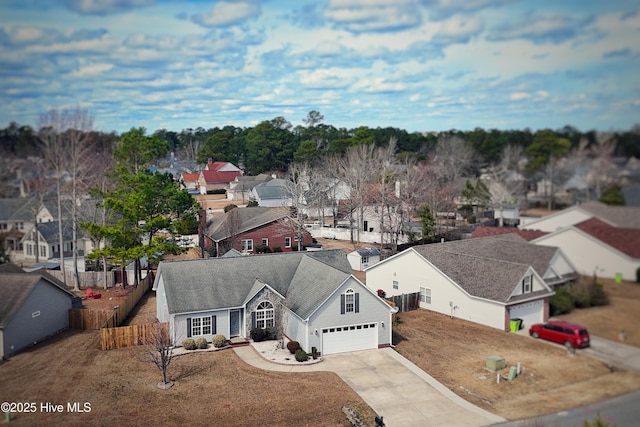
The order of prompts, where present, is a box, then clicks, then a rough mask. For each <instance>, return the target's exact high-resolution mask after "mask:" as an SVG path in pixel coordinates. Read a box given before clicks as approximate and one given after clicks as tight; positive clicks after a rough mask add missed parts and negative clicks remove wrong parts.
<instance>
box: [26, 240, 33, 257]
mask: <svg viewBox="0 0 640 427" xmlns="http://www.w3.org/2000/svg"><path fill="white" fill-rule="evenodd" d="M27 255H33V254H32V253H31V245H30V244H28V243H27Z"/></svg>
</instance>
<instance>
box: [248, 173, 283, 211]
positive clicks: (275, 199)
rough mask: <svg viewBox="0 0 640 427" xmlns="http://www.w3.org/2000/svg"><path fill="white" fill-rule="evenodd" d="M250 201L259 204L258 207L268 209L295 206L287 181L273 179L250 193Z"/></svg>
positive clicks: (255, 187) (259, 185)
mask: <svg viewBox="0 0 640 427" xmlns="http://www.w3.org/2000/svg"><path fill="white" fill-rule="evenodd" d="M249 199H250V200H255V201H256V202H258V206H263V207H267V208H278V207H280V208H281V207H289V206H292V205H293V196H292V194H291V191H290V190H289V187H288V186H287V181H286V180H284V179H280V178H273V179H270V180H268V181H264V182H261V183H259V184H256V185H255V186H254V187H253V188H252V189H251V190H250V191H249Z"/></svg>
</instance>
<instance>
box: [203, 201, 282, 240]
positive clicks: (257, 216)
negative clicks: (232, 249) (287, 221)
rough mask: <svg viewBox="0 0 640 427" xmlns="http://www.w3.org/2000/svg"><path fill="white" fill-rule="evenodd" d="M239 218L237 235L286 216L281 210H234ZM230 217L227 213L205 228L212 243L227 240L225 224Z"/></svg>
mask: <svg viewBox="0 0 640 427" xmlns="http://www.w3.org/2000/svg"><path fill="white" fill-rule="evenodd" d="M234 210H237V212H238V214H239V217H240V229H239V230H237V231H238V233H244V232H246V231H249V230H253V229H255V228H258V227H262V226H263V225H266V224H270V223H272V222H275V221H278V220H280V219H282V218H286V217H287V216H288V215H287V213H286V212H285V211H283V210H281V209H271V208H263V207H254V208H235V209H234ZM230 218H231V216H230V215H229V212H227V213H225V214H224V215H223V216H220V217H217V218H215V219H214V220H213V221H212V222H211V224H210V225H209V226H208V227H207V232H206V234H207V236H209V237H210V238H211V239H212V240H213V241H214V242H219V241H221V240H224V239H227V238H229V237H230V236H229V231H228V228H227V226H226V223H227V222H228V221H229V219H230Z"/></svg>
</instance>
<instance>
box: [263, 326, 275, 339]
mask: <svg viewBox="0 0 640 427" xmlns="http://www.w3.org/2000/svg"><path fill="white" fill-rule="evenodd" d="M265 331H266V333H267V336H266V338H265V339H266V340H277V339H278V329H276V328H275V327H274V326H270V327H268V328H266V329H265Z"/></svg>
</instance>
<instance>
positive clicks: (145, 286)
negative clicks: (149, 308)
mask: <svg viewBox="0 0 640 427" xmlns="http://www.w3.org/2000/svg"><path fill="white" fill-rule="evenodd" d="M152 285H153V274H149V275H148V276H147V277H145V278H144V279H142V280H141V281H140V283H138V287H136V288H135V289H134V290H133V291H132V292H131V293H129V295H128V296H127V299H126V300H125V301H124V302H123V303H121V304H118V305H115V306H114V307H115V308H114V309H112V310H104V309H103V310H90V309H86V308H80V309H71V310H69V327H70V328H72V329H102V328H115V327H116V326H119V325H121V324H122V322H124V321H125V319H126V318H127V316H129V313H131V310H133V309H134V307H135V306H136V304H138V301H140V299H141V298H142V296H143V295H144V294H146V293H147V292H148V291H149V289H151V286H152Z"/></svg>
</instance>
